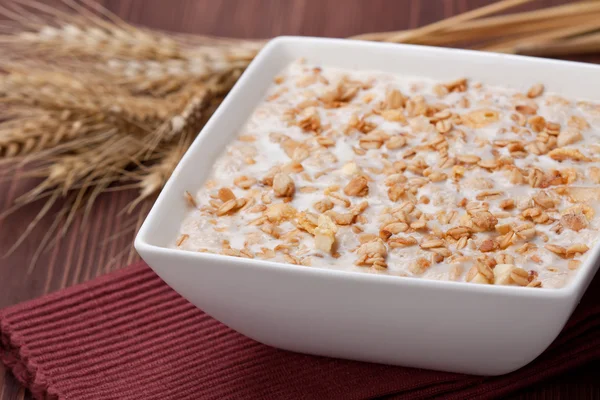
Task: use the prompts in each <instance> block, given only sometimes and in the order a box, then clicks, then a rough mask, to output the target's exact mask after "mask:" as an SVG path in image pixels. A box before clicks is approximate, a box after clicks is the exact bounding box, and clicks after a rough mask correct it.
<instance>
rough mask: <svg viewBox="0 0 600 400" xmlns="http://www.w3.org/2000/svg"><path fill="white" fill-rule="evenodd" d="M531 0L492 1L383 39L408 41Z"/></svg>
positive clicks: (387, 40)
mask: <svg viewBox="0 0 600 400" xmlns="http://www.w3.org/2000/svg"><path fill="white" fill-rule="evenodd" d="M530 1H531V0H502V1H499V2H496V3H492V4H490V5H488V6H485V7H480V8H477V9H475V10H472V11H467V12H466V13H462V14H459V15H457V16H454V17H450V18H446V19H443V20H441V21H438V22H434V23H433V24H429V25H426V26H423V27H421V28H417V29H414V30H411V31H407V32H404V33H400V34H397V35H392V36H391V37H388V38H386V39H384V40H385V41H386V42H402V43H410V42H411V41H413V40H414V39H416V38H419V37H422V36H425V35H429V34H432V33H434V32H439V31H443V30H444V29H446V28H448V27H451V26H454V25H457V24H460V23H463V22H465V21H469V20H473V19H476V18H481V17H484V16H486V15H490V14H495V13H497V12H500V11H503V10H506V9H509V8H512V7H516V6H518V5H521V4H525V3H528V2H530Z"/></svg>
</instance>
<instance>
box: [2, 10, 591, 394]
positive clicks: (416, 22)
mask: <svg viewBox="0 0 600 400" xmlns="http://www.w3.org/2000/svg"><path fill="white" fill-rule="evenodd" d="M99 2H100V3H102V4H103V5H104V6H105V7H107V8H108V9H110V10H111V11H113V12H114V13H116V14H117V15H119V16H120V17H122V18H123V19H125V20H127V21H129V22H131V23H133V24H139V25H145V26H149V27H152V28H158V29H163V30H172V31H181V32H187V33H203V34H211V35H223V36H230V37H246V38H268V37H272V36H277V35H284V34H287V35H289V34H297V35H313V36H332V37H344V36H350V35H353V34H358V33H364V32H374V31H389V30H400V29H406V28H415V27H417V26H420V25H423V24H427V23H430V22H433V21H436V20H439V19H442V18H444V17H448V16H450V15H453V14H457V13H461V12H464V11H467V10H469V9H472V8H475V7H478V6H481V5H485V4H489V3H493V1H490V0H422V1H419V0H221V1H218V0H171V1H166V0H100V1H99ZM565 2H566V0H556V1H552V0H545V1H539V0H538V1H535V2H533V3H532V4H529V5H527V8H535V7H540V6H543V5H550V4H560V3H565ZM524 8H525V7H524ZM0 57H1V54H0ZM585 61H592V62H593V61H600V58H598V57H596V58H593V57H587V59H585ZM32 183H33V182H32V181H30V180H25V179H20V180H15V181H13V182H9V183H0V211H2V210H4V209H7V208H8V207H9V206H10V204H11V203H12V201H13V200H14V199H15V197H16V196H17V195H18V194H19V193H23V191H24V190H25V189H27V188H29V187H31V186H32ZM134 197H135V193H133V192H116V193H112V194H106V195H103V196H101V197H100V199H99V201H98V202H97V204H96V206H95V209H94V212H93V213H92V216H91V218H90V219H89V220H88V221H87V222H85V223H84V222H83V221H81V220H80V219H79V220H77V221H75V223H74V224H73V227H72V228H71V230H70V232H69V233H68V234H67V235H66V236H65V237H63V238H61V239H60V240H59V241H58V245H57V246H56V247H55V248H54V249H53V250H51V251H50V252H48V253H46V254H43V255H42V256H41V258H40V260H39V262H38V263H37V267H36V268H35V269H34V270H33V272H32V273H30V274H28V272H27V267H28V265H29V263H30V260H31V258H32V255H33V253H34V251H35V250H36V248H37V245H38V243H39V242H40V240H41V238H42V237H43V235H44V233H45V231H46V230H47V229H48V227H49V226H50V224H51V223H52V219H51V218H46V219H44V220H42V221H41V222H40V223H39V224H38V226H37V227H36V228H35V230H34V231H33V233H32V234H31V235H30V236H29V237H28V239H27V240H26V241H25V242H24V243H23V245H22V246H21V247H19V248H18V249H17V251H16V252H15V253H13V254H12V255H11V256H10V257H8V258H5V259H0V308H1V307H5V306H8V305H11V304H15V303H18V302H22V301H25V300H28V299H32V298H34V297H38V296H41V295H43V294H45V293H49V292H52V291H55V290H57V289H60V288H64V287H66V286H69V285H74V284H76V283H78V282H82V281H85V280H88V279H91V278H93V277H95V276H98V275H101V274H104V273H106V272H109V271H110V270H112V269H115V268H118V267H120V266H122V265H124V264H126V263H128V262H131V261H133V259H134V258H135V257H136V256H135V255H134V254H133V253H132V254H131V255H129V254H128V251H127V249H128V248H129V246H130V244H131V243H132V241H133V231H132V230H130V231H127V230H126V228H127V225H128V223H127V221H126V218H124V217H123V216H119V212H120V210H121V209H122V208H123V207H124V206H125V205H126V204H127V203H128V202H129V201H131V200H132V199H133V198H134ZM38 210H39V205H32V206H30V207H26V208H24V209H22V210H19V211H18V212H16V213H14V214H13V215H11V216H10V217H9V218H7V219H6V220H4V221H2V222H1V225H0V226H1V229H0V254H4V253H5V252H6V251H7V250H8V248H9V247H10V246H11V245H12V243H13V242H14V241H15V239H16V238H17V237H18V235H19V234H20V233H21V232H23V230H24V229H25V228H26V226H27V223H28V221H30V220H31V219H32V217H33V216H34V215H35V213H36V212H37V211H38ZM135 217H136V216H134V219H133V220H132V222H133V223H135ZM121 231H124V234H123V235H121V236H120V237H118V238H116V239H112V240H111V239H110V237H111V236H112V235H114V234H115V233H116V232H121ZM123 249H126V250H125V252H123ZM599 366H600V363H596V365H595V366H589V367H588V368H584V369H581V370H580V371H574V372H573V373H571V374H569V375H567V376H564V377H561V378H560V379H557V380H555V381H553V382H549V383H547V384H545V385H539V386H537V387H535V388H532V389H531V390H528V391H525V392H523V393H520V394H518V395H517V396H516V397H515V398H532V397H536V396H543V397H545V396H546V395H548V394H550V393H551V391H552V390H556V389H559V390H560V392H561V394H562V396H563V397H565V398H575V397H580V398H592V397H595V398H600V383H598V381H599V379H597V378H598V375H597V374H596V373H595V372H594V368H593V367H596V368H595V369H596V370H600V368H598V367H599ZM23 398H30V395H29V394H28V393H27V392H26V391H25V390H24V389H23V388H22V387H20V385H19V384H18V383H17V382H16V381H15V379H14V378H13V377H12V376H11V375H10V373H8V372H7V371H5V370H4V369H3V367H1V366H0V400H8V399H23ZM536 398H538V397H536Z"/></svg>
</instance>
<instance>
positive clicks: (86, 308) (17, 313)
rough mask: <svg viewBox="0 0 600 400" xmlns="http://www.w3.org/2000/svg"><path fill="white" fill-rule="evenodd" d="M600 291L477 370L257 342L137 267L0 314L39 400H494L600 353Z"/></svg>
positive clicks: (8, 351)
mask: <svg viewBox="0 0 600 400" xmlns="http://www.w3.org/2000/svg"><path fill="white" fill-rule="evenodd" d="M599 289H600V279H596V280H595V281H594V282H593V283H592V285H591V286H590V288H589V290H588V292H587V295H586V296H585V297H584V300H583V301H582V303H581V304H580V306H579V307H578V309H577V310H576V312H575V313H574V314H573V316H572V318H571V320H570V321H569V323H568V324H567V326H566V327H565V329H564V330H563V332H562V333H561V335H560V336H559V337H558V338H557V339H556V341H555V342H554V343H553V344H552V346H551V347H550V348H549V349H548V350H547V351H546V352H545V353H543V354H542V355H541V356H540V357H538V359H537V360H535V361H534V362H533V363H531V364H530V365H528V366H526V367H524V368H522V369H520V370H518V371H516V372H513V373H511V374H507V375H504V376H499V377H478V376H469V375H462V374H453V373H446V372H435V371H428V370H421V369H413V368H402V367H391V366H385V365H377V364H369V363H362V362H355V361H346V360H337V359H332V358H326V357H315V356H308V355H302V354H296V353H291V352H287V351H283V350H277V349H274V348H272V347H268V346H265V345H262V344H260V343H257V342H255V341H253V340H251V339H248V338H246V337H244V336H242V335H240V334H238V333H236V332H235V331H233V330H231V329H229V328H227V327H226V326H224V325H222V324H221V323H219V322H217V321H215V320H214V319H212V318H211V317H209V316H208V315H206V314H204V313H203V312H202V311H200V310H198V309H197V308H195V307H194V306H193V305H192V304H190V303H188V302H187V301H186V300H185V299H183V298H182V297H180V296H179V295H178V294H177V293H175V292H174V291H173V290H172V289H170V288H169V287H168V286H167V285H166V284H165V283H164V282H163V281H162V280H161V279H160V278H159V277H158V276H156V275H155V274H154V272H152V271H151V270H150V268H148V267H147V266H146V265H145V264H144V263H138V264H135V265H132V266H129V267H126V268H124V269H122V270H119V271H117V272H114V273H112V274H109V275H106V276H103V277H100V278H98V279H95V280H93V281H90V282H87V283H84V284H81V285H78V286H74V287H71V288H67V289H65V290H62V291H59V292H57V293H54V294H50V295H48V296H45V297H42V298H39V299H36V300H32V301H29V302H26V303H23V304H19V305H16V306H12V307H9V308H6V309H4V310H2V311H0V333H1V343H0V351H1V353H0V358H1V360H2V362H3V363H4V364H6V366H7V367H8V368H9V369H11V370H12V372H13V374H14V375H15V376H16V378H17V379H18V380H19V381H20V382H22V383H23V384H24V385H25V386H26V387H28V388H29V389H30V390H31V392H32V393H33V395H34V397H35V398H38V399H86V400H92V399H178V400H182V399H328V400H332V399H363V398H372V397H378V396H386V397H402V398H414V399H422V398H434V397H443V398H445V399H457V400H458V399H460V400H463V399H475V398H498V397H501V396H505V395H506V394H508V393H510V392H513V391H515V390H518V389H521V388H524V387H527V386H530V385H532V384H534V383H537V382H540V381H542V380H544V379H548V378H550V377H553V376H556V375H558V374H560V373H561V372H564V371H566V370H568V369H571V368H574V367H577V366H580V365H583V364H584V363H587V362H590V361H592V360H598V359H600V318H599V317H600V301H599V300H600V296H599V294H600V291H599ZM490 362H491V363H492V362H494V360H490Z"/></svg>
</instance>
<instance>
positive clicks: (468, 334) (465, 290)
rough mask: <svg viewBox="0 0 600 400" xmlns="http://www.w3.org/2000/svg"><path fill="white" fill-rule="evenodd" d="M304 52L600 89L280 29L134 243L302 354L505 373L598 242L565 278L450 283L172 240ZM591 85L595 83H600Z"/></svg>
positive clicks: (567, 304)
mask: <svg viewBox="0 0 600 400" xmlns="http://www.w3.org/2000/svg"><path fill="white" fill-rule="evenodd" d="M300 57H304V58H306V59H307V60H308V61H310V62H317V63H321V64H323V65H326V66H334V67H344V68H352V69H363V70H364V69H367V70H380V71H386V72H391V73H406V74H408V75H412V76H415V75H416V76H425V77H430V78H435V79H440V80H444V79H455V78H457V77H463V76H464V77H469V78H472V79H476V80H478V81H481V82H484V83H489V84H496V85H504V86H510V87H513V88H516V89H521V90H524V89H526V88H528V87H530V86H531V84H532V83H535V82H543V83H544V84H545V85H546V88H547V89H548V90H550V91H553V92H558V93H561V94H562V95H565V96H567V97H571V98H586V99H590V100H595V101H600V97H599V96H600V91H598V90H597V86H598V84H600V67H598V66H594V65H588V64H581V63H573V62H564V61H553V60H545V59H538V58H529V57H519V56H508V55H500V54H493V53H482V52H475V51H465V50H454V49H442V48H434V47H422V46H412V45H398V44H380V43H370V42H360V41H351V40H340V39H317V38H300V37H280V38H277V39H274V40H272V41H271V42H269V43H268V44H267V45H266V46H265V48H264V49H263V50H262V51H261V52H260V54H259V55H258V56H257V57H256V59H255V60H254V61H253V62H252V64H251V65H250V66H249V67H248V69H247V70H246V72H244V74H243V75H242V77H241V78H240V80H239V81H238V83H237V84H236V85H235V87H234V88H233V90H232V91H231V93H230V94H229V95H228V96H227V98H226V99H225V101H224V102H223V104H222V105H221V106H220V107H219V109H218V110H217V111H216V113H215V114H214V116H213V117H212V118H211V120H210V121H209V122H208V124H207V125H206V127H205V128H204V129H203V130H202V132H201V134H200V135H199V136H198V138H197V139H196V140H195V142H194V143H193V145H192V146H191V148H190V149H189V150H188V152H187V153H186V154H185V156H184V157H183V159H182V161H181V162H180V163H179V165H178V166H177V168H176V170H175V172H174V173H173V175H172V176H171V179H170V180H169V182H168V183H167V185H166V186H165V188H164V190H163V191H162V193H161V194H160V196H159V197H158V200H157V201H156V204H155V205H154V207H153V208H152V211H151V212H150V214H149V215H148V217H147V219H146V221H145V222H144V224H143V226H142V228H141V230H140V232H139V234H138V236H137V238H136V241H135V247H136V249H137V250H138V252H139V253H140V255H141V256H142V258H143V259H144V260H145V261H146V262H147V263H148V264H149V265H150V266H151V267H152V269H154V271H156V273H157V274H158V275H159V276H160V277H161V278H162V279H164V280H165V282H167V283H168V284H169V285H170V286H171V287H172V288H173V289H175V290H176V291H177V292H178V293H180V294H181V295H182V296H184V297H185V298H186V299H188V300H189V301H190V302H192V303H193V304H195V305H196V306H197V307H199V308H201V309H202V310H204V311H205V312H206V313H207V314H209V315H211V316H212V317H214V318H216V319H217V320H219V321H221V322H223V323H224V324H226V325H228V326H229V327H231V328H233V329H235V330H236V331H238V332H240V333H242V334H244V335H246V336H248V337H250V338H252V339H255V340H257V341H259V342H262V343H264V344H267V345H271V346H275V347H279V348H282V349H286V350H292V351H297V352H302V353H309V354H318V355H324V356H332V357H340V358H347V359H353V360H362V361H371V362H377V363H386V364H396V365H403V366H411V367H420V368H430V369H437V370H444V371H453V372H464V373H471V374H483V375H498V374H504V373H507V372H510V371H513V370H515V369H517V368H520V367H522V366H524V365H525V364H527V363H529V362H530V361H532V360H533V359H534V358H536V357H537V356H538V355H539V354H540V353H541V352H543V351H544V350H545V349H546V348H547V347H548V345H549V344H550V343H551V342H552V341H553V340H554V338H556V336H557V335H558V333H559V332H560V330H561V329H562V327H563V326H564V324H565V323H566V321H567V319H568V318H569V316H570V315H571V313H572V311H573V309H574V308H575V306H576V305H577V304H578V302H579V300H580V298H581V296H582V295H583V293H584V291H585V289H586V288H587V286H588V284H589V283H590V282H591V280H592V278H593V276H594V274H595V272H596V270H597V269H598V263H597V260H598V258H599V254H600V247H599V246H595V247H594V248H593V249H592V250H591V251H592V253H593V254H591V256H590V257H589V258H588V261H587V262H586V263H585V264H584V265H582V267H581V268H580V271H579V273H578V274H577V276H576V277H575V278H574V279H573V280H572V281H571V282H570V283H569V284H568V285H567V286H566V287H564V288H561V289H544V288H541V289H540V288H536V289H532V288H522V287H511V286H494V285H477V284H471V283H460V282H459V283H457V282H442V281H432V280H422V279H418V278H403V277H395V276H385V275H373V274H366V273H353V272H343V271H334V270H327V269H318V268H309V267H304V266H296V265H287V264H280V263H274V262H268V261H262V260H257V259H252V260H251V259H244V258H235V257H228V256H221V255H213V254H207V253H196V252H190V251H183V250H175V249H170V248H167V245H168V243H170V242H171V241H172V240H173V238H174V237H176V236H177V234H178V231H179V227H180V224H181V222H182V220H183V218H184V214H185V213H186V211H187V207H186V204H185V201H184V196H183V193H184V191H185V190H189V191H190V192H194V191H196V190H197V189H199V188H200V187H201V186H202V184H203V183H204V180H205V179H207V176H208V174H209V172H210V169H211V166H212V164H213V163H214V161H215V160H216V158H217V157H218V155H219V154H220V153H221V152H222V150H223V149H224V148H225V146H226V145H227V144H228V142H230V140H231V139H232V138H234V137H235V136H236V135H237V133H238V129H239V128H241V126H242V125H243V124H244V122H245V121H246V120H247V118H248V117H249V116H250V114H251V113H252V111H253V110H254V108H255V106H256V105H257V104H258V103H259V102H260V101H261V100H262V97H263V96H264V94H265V92H266V90H267V88H268V87H269V86H270V85H271V83H272V81H273V77H274V76H275V75H277V74H278V73H279V72H280V71H281V70H282V69H283V68H284V67H285V66H286V65H288V64H289V63H290V62H292V61H294V60H296V59H298V58H300ZM594 82H595V83H596V85H594V84H592V83H594Z"/></svg>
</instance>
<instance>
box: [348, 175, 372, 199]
mask: <svg viewBox="0 0 600 400" xmlns="http://www.w3.org/2000/svg"><path fill="white" fill-rule="evenodd" d="M344 194H346V195H347V196H358V197H364V196H366V195H367V194H369V180H368V179H367V178H366V177H365V176H363V175H359V176H356V177H354V178H352V180H351V181H350V182H349V183H348V184H347V185H346V187H345V188H344Z"/></svg>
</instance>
